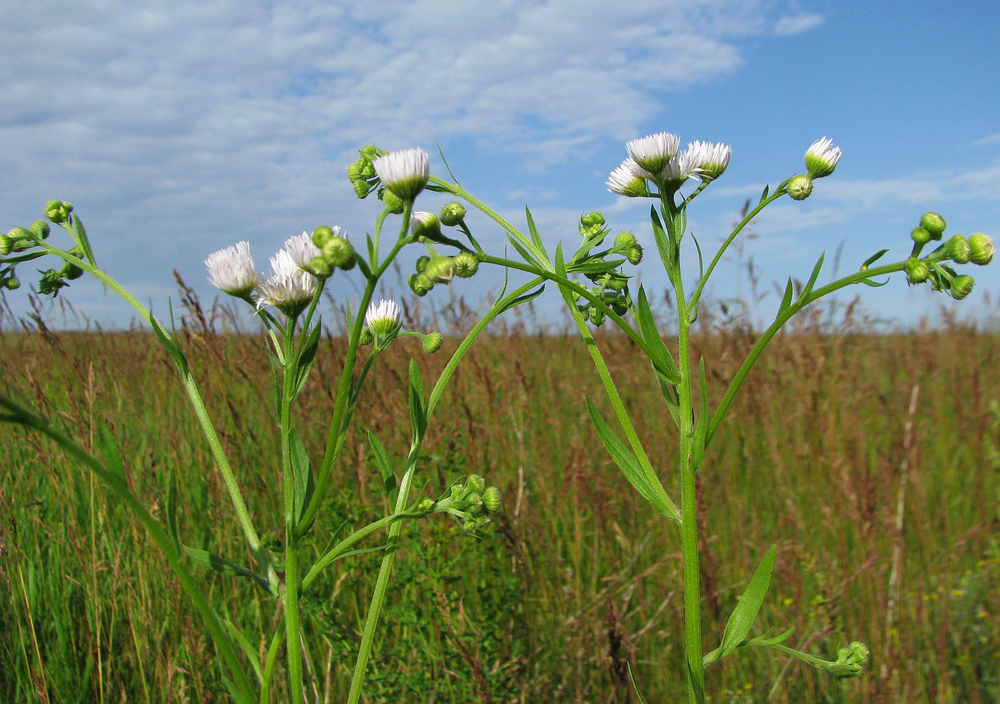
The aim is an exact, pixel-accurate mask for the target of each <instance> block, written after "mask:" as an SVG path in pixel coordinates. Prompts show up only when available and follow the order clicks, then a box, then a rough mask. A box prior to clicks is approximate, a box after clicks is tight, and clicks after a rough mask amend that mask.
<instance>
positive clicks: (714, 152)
mask: <svg viewBox="0 0 1000 704" xmlns="http://www.w3.org/2000/svg"><path fill="white" fill-rule="evenodd" d="M687 151H688V153H689V154H691V155H692V160H693V161H694V162H695V164H696V165H697V166H696V168H697V170H698V173H697V175H698V176H699V177H701V179H702V180H703V181H713V180H715V179H717V178H719V176H721V175H722V173H723V172H724V171H725V170H726V169H727V168H728V167H729V157H730V156H732V154H733V148H732V147H731V146H729V145H728V144H722V143H721V142H719V143H714V142H699V141H694V142H691V143H690V144H689V145H688V148H687Z"/></svg>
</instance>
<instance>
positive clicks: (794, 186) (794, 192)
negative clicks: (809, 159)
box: [788, 174, 813, 200]
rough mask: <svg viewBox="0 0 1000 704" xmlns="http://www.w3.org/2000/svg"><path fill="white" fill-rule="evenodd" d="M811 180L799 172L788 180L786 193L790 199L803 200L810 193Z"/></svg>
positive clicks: (811, 187)
mask: <svg viewBox="0 0 1000 704" xmlns="http://www.w3.org/2000/svg"><path fill="white" fill-rule="evenodd" d="M812 190H813V182H812V179H811V178H809V177H808V176H803V175H801V174H799V175H798V176H793V177H792V178H791V179H790V180H789V181H788V195H790V196H791V197H792V200H805V199H806V198H808V197H809V194H810V193H812Z"/></svg>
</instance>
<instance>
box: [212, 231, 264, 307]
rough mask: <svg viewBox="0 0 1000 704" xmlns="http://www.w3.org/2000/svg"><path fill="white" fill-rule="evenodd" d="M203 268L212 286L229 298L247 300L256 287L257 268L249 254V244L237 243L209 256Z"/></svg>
mask: <svg viewBox="0 0 1000 704" xmlns="http://www.w3.org/2000/svg"><path fill="white" fill-rule="evenodd" d="M205 267H206V268H207V269H208V280H209V281H210V282H211V283H212V285H213V286H215V287H216V288H218V289H219V290H220V291H222V292H224V293H228V294H229V295H230V296H236V297H237V298H244V299H246V298H249V296H250V293H251V292H252V291H253V290H254V287H255V286H256V285H257V279H258V275H257V267H256V266H255V265H254V263H253V255H251V254H250V243H249V242H237V243H236V245H235V246H233V247H226V248H225V249H220V250H219V251H218V252H213V253H212V254H209V255H208V258H207V259H205Z"/></svg>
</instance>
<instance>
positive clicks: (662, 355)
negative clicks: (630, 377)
mask: <svg viewBox="0 0 1000 704" xmlns="http://www.w3.org/2000/svg"><path fill="white" fill-rule="evenodd" d="M637 303H638V305H637V306H636V309H635V314H636V318H637V319H638V322H639V331H640V332H641V333H642V339H643V340H645V342H646V346H647V349H648V352H649V355H650V362H652V364H653V368H654V369H656V371H658V372H659V373H660V374H662V375H663V376H664V377H666V378H667V380H668V381H669V382H670V383H671V384H679V383H680V381H681V375H680V372H679V371H678V370H677V365H676V364H674V360H673V358H672V357H671V356H670V350H668V349H667V346H666V344H665V343H664V342H663V338H662V337H660V331H659V329H657V327H656V320H655V319H654V318H653V313H652V311H651V310H650V309H649V301H648V300H646V291H645V290H644V289H643V287H642V286H640V287H639V300H638V301H637Z"/></svg>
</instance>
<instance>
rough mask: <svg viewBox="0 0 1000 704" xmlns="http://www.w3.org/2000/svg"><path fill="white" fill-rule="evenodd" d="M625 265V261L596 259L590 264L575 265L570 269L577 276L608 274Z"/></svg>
mask: <svg viewBox="0 0 1000 704" xmlns="http://www.w3.org/2000/svg"><path fill="white" fill-rule="evenodd" d="M624 263H625V260H624V259H609V260H607V261H605V260H603V259H595V260H594V261H590V262H581V263H580V264H574V265H572V267H570V269H571V270H572V271H573V273H577V274H606V273H608V272H609V271H614V270H615V269H617V268H618V267H620V266H621V265H622V264H624Z"/></svg>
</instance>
